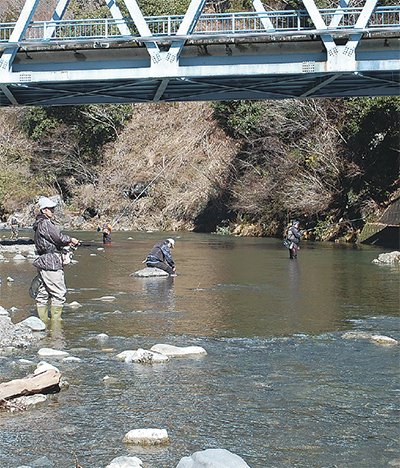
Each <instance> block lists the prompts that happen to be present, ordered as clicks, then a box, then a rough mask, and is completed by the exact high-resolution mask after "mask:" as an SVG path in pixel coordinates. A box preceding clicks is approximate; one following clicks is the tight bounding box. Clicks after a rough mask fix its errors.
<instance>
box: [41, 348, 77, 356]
mask: <svg viewBox="0 0 400 468" xmlns="http://www.w3.org/2000/svg"><path fill="white" fill-rule="evenodd" d="M38 355H39V356H54V357H64V356H69V353H67V351H61V350H59V349H52V348H41V349H39V351H38Z"/></svg>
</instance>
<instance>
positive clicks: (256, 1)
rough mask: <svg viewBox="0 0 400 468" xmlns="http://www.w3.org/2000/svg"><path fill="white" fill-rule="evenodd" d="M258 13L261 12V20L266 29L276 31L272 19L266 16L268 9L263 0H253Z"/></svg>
mask: <svg viewBox="0 0 400 468" xmlns="http://www.w3.org/2000/svg"><path fill="white" fill-rule="evenodd" d="M252 2H253V7H254V10H255V11H256V13H259V14H260V15H259V16H260V20H261V23H262V25H263V26H264V28H265V30H266V31H275V28H274V25H273V24H272V21H271V20H270V19H269V18H268V17H267V16H266V13H267V12H266V10H265V8H264V5H263V3H262V1H261V0H252Z"/></svg>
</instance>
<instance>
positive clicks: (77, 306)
mask: <svg viewBox="0 0 400 468" xmlns="http://www.w3.org/2000/svg"><path fill="white" fill-rule="evenodd" d="M68 307H71V309H78V308H79V307H82V305H81V304H79V302H77V301H73V302H71V303H70V304H68Z"/></svg>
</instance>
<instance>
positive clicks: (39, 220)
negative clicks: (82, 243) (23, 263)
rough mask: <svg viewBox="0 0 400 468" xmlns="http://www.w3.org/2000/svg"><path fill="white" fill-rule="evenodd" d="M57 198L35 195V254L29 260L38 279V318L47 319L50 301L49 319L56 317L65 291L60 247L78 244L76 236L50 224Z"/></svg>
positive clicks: (61, 306) (58, 315) (63, 299)
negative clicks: (36, 211)
mask: <svg viewBox="0 0 400 468" xmlns="http://www.w3.org/2000/svg"><path fill="white" fill-rule="evenodd" d="M56 205H57V202H55V201H53V200H51V199H50V198H47V197H42V198H40V199H39V210H40V212H39V214H38V215H37V217H36V220H35V222H34V224H33V229H34V231H35V246H36V250H37V253H38V254H39V257H38V258H37V259H36V260H35V261H34V262H33V266H35V267H36V268H37V269H38V273H39V275H40V278H41V280H42V281H41V283H40V286H39V289H38V291H37V294H36V302H37V311H38V315H39V318H40V319H41V320H43V321H44V322H48V321H49V320H50V319H49V315H48V305H49V301H50V305H51V309H50V311H51V319H52V321H60V320H61V314H62V309H63V305H64V302H65V294H66V292H67V288H66V286H65V278H64V268H63V261H62V253H61V248H62V247H65V246H68V245H72V246H77V245H78V244H79V241H78V239H75V238H74V237H70V236H68V235H65V234H62V233H61V232H60V230H59V229H58V228H57V227H56V226H55V225H54V224H53V222H52V220H51V219H52V218H53V216H54V207H55V206H56Z"/></svg>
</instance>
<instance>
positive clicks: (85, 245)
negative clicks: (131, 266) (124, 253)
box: [79, 244, 131, 274]
mask: <svg viewBox="0 0 400 468" xmlns="http://www.w3.org/2000/svg"><path fill="white" fill-rule="evenodd" d="M79 245H80V246H81V247H84V248H85V249H88V250H89V251H90V252H92V253H94V254H95V255H98V256H99V257H102V258H104V259H106V260H107V261H109V262H110V263H113V264H114V265H117V267H119V268H121V269H122V270H125V271H128V272H129V274H131V271H130V270H128V269H127V268H125V267H124V266H122V265H121V264H120V263H118V262H115V261H114V260H111V259H110V258H108V257H106V256H105V255H102V254H101V253H99V252H98V251H95V250H93V249H91V248H90V247H89V246H88V245H87V244H79Z"/></svg>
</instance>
